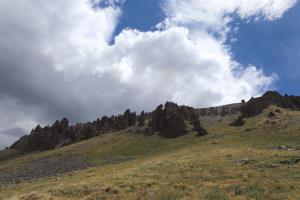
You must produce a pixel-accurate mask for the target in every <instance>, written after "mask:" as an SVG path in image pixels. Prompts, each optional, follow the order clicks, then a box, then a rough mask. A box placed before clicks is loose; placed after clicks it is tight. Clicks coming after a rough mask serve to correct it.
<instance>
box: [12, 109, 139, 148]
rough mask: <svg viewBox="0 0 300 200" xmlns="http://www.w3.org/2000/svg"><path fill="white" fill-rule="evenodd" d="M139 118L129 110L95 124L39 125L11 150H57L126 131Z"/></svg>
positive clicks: (61, 123) (59, 122)
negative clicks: (93, 138) (96, 137)
mask: <svg viewBox="0 0 300 200" xmlns="http://www.w3.org/2000/svg"><path fill="white" fill-rule="evenodd" d="M136 120H137V116H136V114H135V113H134V112H131V111H130V110H129V109H128V110H126V111H125V113H124V114H123V115H118V116H111V117H106V116H104V117H102V118H101V119H97V121H94V122H88V123H84V124H76V125H74V126H69V121H68V119H67V118H64V119H62V120H61V121H56V122H55V123H54V124H53V125H52V126H46V127H44V128H42V127H41V126H40V125H38V126H37V127H36V128H35V129H33V130H32V131H31V133H30V134H29V135H25V136H23V137H22V138H20V139H19V140H18V141H17V142H15V143H14V144H13V145H12V146H11V147H10V149H15V150H18V151H20V152H23V153H26V152H33V151H43V150H50V149H55V148H58V147H62V146H65V145H69V144H72V143H75V142H79V141H81V140H86V139H89V138H92V137H95V136H98V135H100V134H104V133H107V132H110V131H113V130H122V129H126V128H127V127H128V126H134V125H135V124H136Z"/></svg>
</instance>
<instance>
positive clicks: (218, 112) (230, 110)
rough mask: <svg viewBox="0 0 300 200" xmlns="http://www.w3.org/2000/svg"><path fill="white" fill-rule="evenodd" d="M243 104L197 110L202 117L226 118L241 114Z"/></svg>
mask: <svg viewBox="0 0 300 200" xmlns="http://www.w3.org/2000/svg"><path fill="white" fill-rule="evenodd" d="M241 107H242V103H235V104H229V105H224V106H218V107H210V108H200V109H197V111H198V113H199V114H200V116H226V115H231V114H236V113H238V112H240V109H241Z"/></svg>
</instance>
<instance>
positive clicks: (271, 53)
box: [114, 0, 300, 95]
mask: <svg viewBox="0 0 300 200" xmlns="http://www.w3.org/2000/svg"><path fill="white" fill-rule="evenodd" d="M161 3H162V1H160V0H143V1H141V0H128V1H126V2H125V3H124V5H123V7H122V10H123V14H122V16H121V18H120V21H119V23H118V25H117V28H116V31H115V33H114V35H115V36H116V35H118V34H119V33H120V32H121V31H122V30H123V29H124V28H133V29H138V30H140V31H150V30H153V27H154V26H155V25H156V24H157V23H159V22H161V21H162V20H163V19H164V17H165V15H164V12H163V11H162V9H161ZM299 20H300V3H299V2H298V3H297V4H296V5H295V6H294V7H293V8H291V9H290V10H289V11H287V12H286V13H285V14H284V15H283V17H282V18H280V19H277V20H274V21H269V20H258V21H253V20H252V21H250V22H247V21H242V20H238V19H237V20H235V21H233V22H232V24H233V25H234V24H238V26H239V31H238V32H237V33H236V34H233V36H234V38H236V39H237V41H235V42H230V41H228V42H227V44H228V45H230V46H231V51H232V53H233V55H234V59H235V60H236V61H238V62H239V63H241V64H244V65H248V64H251V65H255V66H256V67H259V68H262V69H263V70H264V72H265V73H266V74H267V75H271V74H272V73H275V74H276V75H277V76H278V80H277V81H276V82H275V88H274V89H276V90H278V91H279V92H281V93H283V94H285V93H287V94H294V95H300V87H299V86H298V83H299V81H300V22H299Z"/></svg>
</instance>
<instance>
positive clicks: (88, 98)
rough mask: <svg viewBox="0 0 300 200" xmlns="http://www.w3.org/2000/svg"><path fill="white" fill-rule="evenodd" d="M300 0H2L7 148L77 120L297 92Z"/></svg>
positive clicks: (2, 139) (1, 92)
mask: <svg viewBox="0 0 300 200" xmlns="http://www.w3.org/2000/svg"><path fill="white" fill-rule="evenodd" d="M299 17H300V5H299V3H298V2H297V0H251V1H249V0H225V1H219V0H211V1H206V0H143V1H141V0H64V1H61V0H52V1H45V0H44V1H36V0H23V1H11V0H1V1H0V52H1V53H0V112H1V116H0V148H4V147H6V146H9V145H11V144H12V143H13V142H14V141H16V140H17V139H18V138H19V137H20V136H22V135H24V134H28V133H30V130H31V129H32V128H33V127H35V126H36V125H37V124H41V125H48V124H52V123H53V122H54V121H55V120H57V119H61V118H63V117H68V118H69V119H70V121H71V123H73V124H74V123H77V122H86V121H90V120H95V119H96V118H97V117H101V116H103V115H111V114H118V113H121V112H123V111H124V110H125V109H126V108H131V109H132V110H135V111H137V112H140V111H141V110H146V111H151V110H153V109H154V108H155V107H156V106H157V105H159V104H161V103H164V102H165V101H174V102H176V103H179V104H184V105H189V106H193V107H208V106H215V105H222V104H228V103H234V102H239V101H240V100H241V99H249V98H251V97H252V96H259V95H261V94H262V93H264V92H265V91H267V90H278V91H280V92H281V93H283V94H284V93H288V94H294V95H299V94H300V88H299V87H298V85H297V83H298V80H299V78H300V67H299V66H298V63H300V62H299V60H300V41H299V35H300V23H298V19H299Z"/></svg>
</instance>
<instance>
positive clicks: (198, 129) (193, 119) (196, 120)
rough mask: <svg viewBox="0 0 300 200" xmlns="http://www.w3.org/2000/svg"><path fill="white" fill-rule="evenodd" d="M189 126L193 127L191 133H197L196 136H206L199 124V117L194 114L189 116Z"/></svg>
mask: <svg viewBox="0 0 300 200" xmlns="http://www.w3.org/2000/svg"><path fill="white" fill-rule="evenodd" d="M191 124H192V125H193V131H196V132H197V136H204V135H207V131H206V130H205V129H204V128H202V126H201V124H200V120H199V115H198V114H197V113H195V112H193V114H192V115H191Z"/></svg>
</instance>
